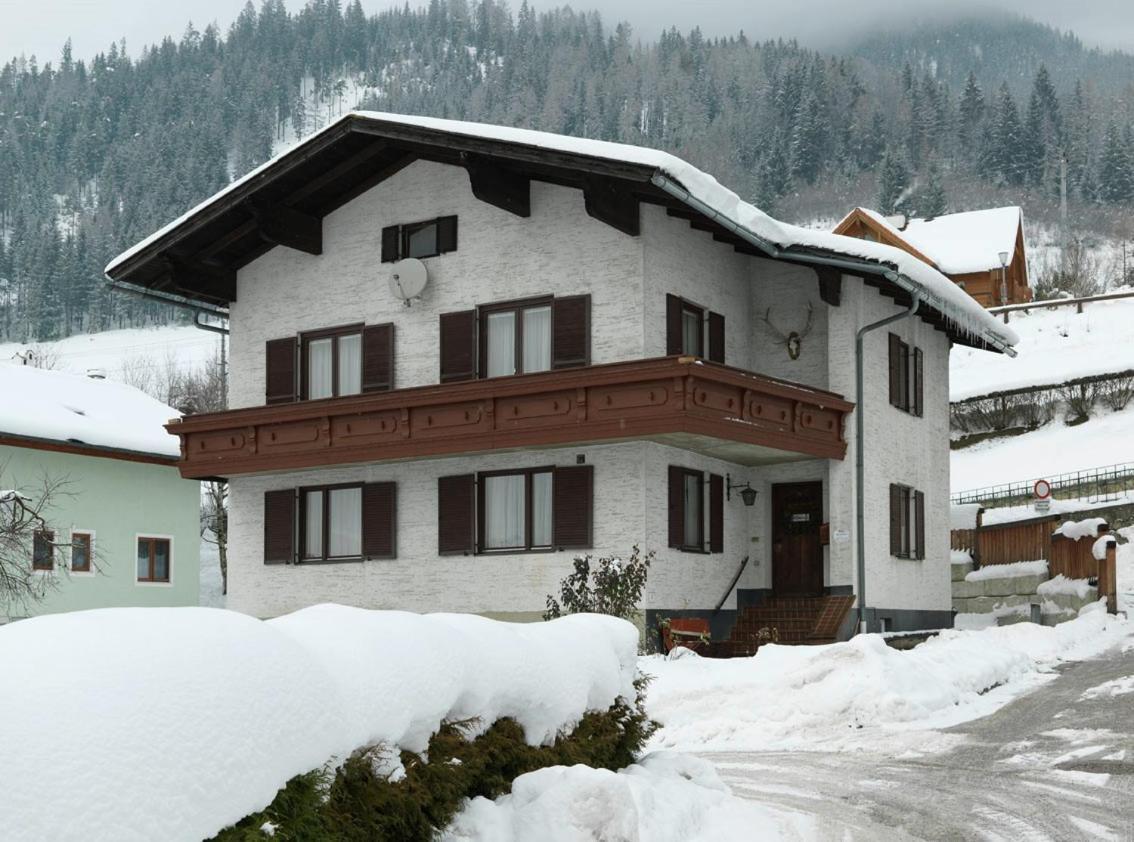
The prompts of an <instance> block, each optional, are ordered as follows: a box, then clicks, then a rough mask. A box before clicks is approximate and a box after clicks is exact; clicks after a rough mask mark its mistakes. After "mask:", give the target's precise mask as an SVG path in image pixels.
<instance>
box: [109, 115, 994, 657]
mask: <svg viewBox="0 0 1134 842" xmlns="http://www.w3.org/2000/svg"><path fill="white" fill-rule="evenodd" d="M106 273H107V275H108V277H109V278H110V279H111V282H112V284H114V285H116V286H120V287H124V288H126V289H129V290H131V291H132V292H134V293H136V294H141V295H144V296H148V297H152V298H154V299H156V300H162V301H166V302H172V303H176V304H178V305H180V306H186V307H190V308H195V309H197V310H198V311H200V312H202V313H208V314H212V315H216V316H223V317H225V318H227V320H228V325H229V329H230V331H231V379H230V388H229V397H230V406H231V408H230V409H229V410H227V411H224V412H219V413H215V414H202V415H195V416H192V417H186V418H182V419H180V420H178V421H175V422H173V423H171V424H169V425H168V429H169V430H170V432H172V433H174V434H176V435H177V436H178V437H179V438H180V440H181V453H182V458H181V461H180V463H179V464H180V469H181V472H182V474H183V475H184V476H186V477H190V478H195V479H203V478H208V477H225V478H227V480H228V482H229V495H230V496H229V500H230V511H229V542H230V543H229V556H230V561H229V579H228V585H229V590H228V606H229V607H230V608H235V609H238V610H240V611H244V612H248V613H250V614H254V615H257V616H262V617H266V616H272V615H278V614H282V613H284V612H288V611H291V610H294V609H296V608H299V607H301V606H303V605H308V604H311V603H317V602H324V601H333V602H340V603H347V604H352V605H360V606H365V607H372V608H399V609H408V610H412V611H422V612H427V611H455V612H475V613H481V614H486V615H492V616H496V617H504V618H511V619H515V620H529V619H537V618H538V617H539V616H540V614H541V612H542V610H543V608H544V602H545V598H546V596H547V595H548V594H552V593H558V587H559V582H560V580H561V579H562V578H563V577H564V576H565V575H566V574H568V573H569V572H570V571H571V569H572V558H573V557H575V556H579V555H584V554H590V555H594V556H607V555H619V556H621V555H625V554H626V553H628V552H629V551H630V548H631V547H632V546H633V545H639V546H640V547H641V549H642V551H643V552H645V551H654V552H656V558H655V561H654V563H653V566H652V568H651V570H650V575H649V582H648V584H647V587H646V592H645V595H644V605H643V607H644V608H645V609H646V610H645V615H646V623H647V627H649V628H651V629H653V628H654V627H655V626H656V625H657V624H658V622H659V621H660V620H663V619H664V618H673V617H686V618H694V619H698V618H699V619H700V620H702V621H708V622H709V623H710V625H711V627H712V632H713V635H714V637H717V638H719V639H721V640H722V641H731V642H732V643H733V644H735V646H734V650H733V651H745V647H747V646H749V645H750V643H751V641H750V638H751V636H752V635H751V633H752V631H753V630H754V629H758V628H763V627H765V626H774V627H776V628H777V629H779V634H780V639H781V641H783V642H792V641H799V642H802V641H811V642H813V641H817V640H832V639H835V638H838V637H845V636H847V635H849V634H851V633H853V632H854V631H855V629H858V628H866V629H871V630H876V629H879V628H890V629H903V628H905V629H912V628H929V627H934V626H937V627H939V626H947V625H950V624H951V611H950V608H951V603H950V570H949V505H948V500H949V430H948V403H949V388H948V380H949V366H948V357H949V350H950V348H951V347H952V346H953V345H954V344H956V343H959V344H963V345H967V346H972V347H975V348H981V349H986V350H987V351H989V352H991V353H1013V351H1012V345H1013V344H1014V343H1015V342H1016V336H1015V334H1014V333H1013V332H1012V330H1011V329H1010V328H1009V327H1008V326H1007V325H1003V324H1001V323H1000V322H998V321H997V320H996V319H995V318H993V317H992V316H991V315H989V314H988V313H987V312H986V311H985V310H984V309H983V308H982V307H980V306H979V305H978V304H977V303H976V302H975V301H974V300H973V299H972V298H971V297H969V296H968V295H967V294H965V293H964V292H963V291H962V290H961V289H959V288H958V287H957V286H956V285H955V284H954V283H953V282H952V281H950V280H949V279H948V278H946V277H945V276H943V275H942V274H941V273H940V272H939V271H937V270H936V269H934V268H933V267H932V266H930V265H929V264H927V263H925V262H924V261H922V260H920V259H918V258H916V257H913V256H912V255H910V254H909V253H908V252H906V251H904V250H902V249H898V248H894V247H892V246H890V245H886V244H884V243H879V242H867V241H865V240H861V239H855V238H851V237H844V236H839V235H836V234H831V233H827V232H822V231H814V230H807V229H802V228H797V227H795V226H791V225H786V224H783V223H781V222H778V221H776V220H774V219H772V218H771V217H769V216H767V215H766V214H764V213H763V212H761V211H760V210H759V209H757V208H755V207H753V206H751V205H749V204H747V203H746V202H744V201H742V200H741V199H740V198H739V197H738V196H737V195H736V194H735V193H733V192H732V191H730V190H728V189H727V188H725V187H723V186H722V185H720V184H719V183H717V182H716V181H715V180H714V179H713V178H712V177H711V176H709V175H708V174H706V173H704V172H701V171H700V170H698V169H696V168H695V167H693V166H691V165H690V164H688V163H686V162H685V161H682V160H680V159H678V158H675V157H673V156H672V155H668V154H665V153H662V152H659V151H656V150H653V149H646V148H641V147H636V146H629V145H622V144H614V143H606V142H598V141H590V140H583V139H578V138H572V137H564V136H560V135H553V134H547V133H542V132H536V131H529V130H521V129H512V128H504V127H498V126H489V125H481V124H474V123H463V122H456V121H449V120H441V119H432V118H421V117H408V116H402V115H394V114H382V113H371V112H355V113H351V114H348V115H346V116H344V117H343V118H342V119H340V120H338V121H337V122H335V123H333V124H331V125H329V126H328V127H327V128H325V129H324V130H322V131H320V132H318V133H316V134H314V135H312V136H310V137H309V138H307V139H305V140H304V141H303V142H302V143H300V144H298V145H297V146H295V147H294V148H292V149H290V150H289V151H287V152H285V153H283V154H281V155H279V156H278V157H276V158H274V159H272V160H270V161H269V162H267V163H266V164H264V165H263V166H261V167H260V168H258V169H256V170H255V171H253V172H251V173H249V174H248V175H247V176H245V177H244V178H242V179H239V180H238V181H236V182H234V183H233V184H232V185H230V186H229V187H227V188H225V189H224V190H222V191H220V192H219V193H217V194H216V195H215V196H213V197H211V198H210V199H208V200H206V201H205V202H203V203H202V204H200V205H199V206H197V207H196V208H193V209H192V210H190V211H188V212H187V213H186V214H185V215H184V216H182V217H181V218H179V219H177V220H175V221H173V222H171V223H170V224H169V225H167V226H165V227H164V228H162V229H160V230H159V231H157V232H156V233H154V234H153V235H152V236H150V237H148V238H147V239H146V240H144V241H143V242H140V243H138V244H137V245H136V246H134V247H133V248H131V249H129V250H128V251H127V252H125V253H124V254H122V255H120V256H119V257H117V258H116V259H114V260H113V261H112V262H111V263H110V264H109V265H108V266H107V268H106Z"/></svg>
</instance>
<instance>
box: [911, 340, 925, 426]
mask: <svg viewBox="0 0 1134 842" xmlns="http://www.w3.org/2000/svg"><path fill="white" fill-rule="evenodd" d="M921 369H922V362H921V348H914V349H913V414H914V415H916V416H918V417H919V418H920V417H921V416H922V413H923V411H924V405H923V404H924V401H925V390H924V387H923V385H922V376H921Z"/></svg>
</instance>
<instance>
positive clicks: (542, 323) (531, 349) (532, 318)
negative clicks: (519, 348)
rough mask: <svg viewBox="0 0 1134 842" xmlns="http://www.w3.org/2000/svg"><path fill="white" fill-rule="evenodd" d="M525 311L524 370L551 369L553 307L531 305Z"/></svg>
mask: <svg viewBox="0 0 1134 842" xmlns="http://www.w3.org/2000/svg"><path fill="white" fill-rule="evenodd" d="M523 313H524V372H525V373H526V372H531V371H549V370H550V369H551V308H550V307H529V308H528V309H527V310H524V311H523Z"/></svg>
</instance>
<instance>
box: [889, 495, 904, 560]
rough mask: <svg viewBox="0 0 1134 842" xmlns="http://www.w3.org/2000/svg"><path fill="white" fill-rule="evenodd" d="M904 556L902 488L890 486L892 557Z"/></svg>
mask: <svg viewBox="0 0 1134 842" xmlns="http://www.w3.org/2000/svg"><path fill="white" fill-rule="evenodd" d="M901 554H902V488H901V486H899V485H894V484H893V483H891V484H890V555H901Z"/></svg>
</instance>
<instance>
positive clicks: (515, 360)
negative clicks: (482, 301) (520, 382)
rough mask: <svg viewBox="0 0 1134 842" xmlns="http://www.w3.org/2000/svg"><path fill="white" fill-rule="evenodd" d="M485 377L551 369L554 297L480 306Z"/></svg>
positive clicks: (482, 361)
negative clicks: (552, 303)
mask: <svg viewBox="0 0 1134 842" xmlns="http://www.w3.org/2000/svg"><path fill="white" fill-rule="evenodd" d="M480 336H481V347H480V360H481V377H505V376H507V375H510V374H530V373H532V372H536V371H549V370H550V369H551V299H549V298H548V299H540V300H538V301H534V302H526V303H524V302H521V303H514V304H496V305H492V306H487V307H482V308H481V309H480Z"/></svg>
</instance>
